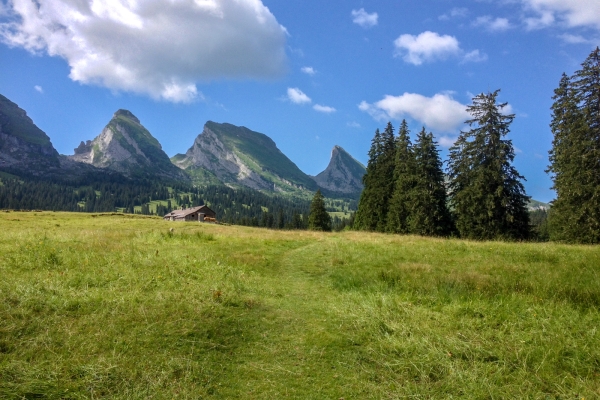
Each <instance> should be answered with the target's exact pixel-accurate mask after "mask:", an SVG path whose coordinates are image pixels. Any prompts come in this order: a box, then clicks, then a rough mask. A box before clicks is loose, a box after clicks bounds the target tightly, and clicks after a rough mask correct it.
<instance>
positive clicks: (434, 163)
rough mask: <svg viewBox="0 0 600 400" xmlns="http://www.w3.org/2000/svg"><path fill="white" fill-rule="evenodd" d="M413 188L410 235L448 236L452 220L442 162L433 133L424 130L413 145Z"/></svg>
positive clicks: (409, 225) (409, 221)
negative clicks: (447, 202)
mask: <svg viewBox="0 0 600 400" xmlns="http://www.w3.org/2000/svg"><path fill="white" fill-rule="evenodd" d="M414 159H415V175H414V180H415V181H414V187H413V188H412V190H411V192H410V199H411V202H410V205H411V208H410V214H409V216H408V224H407V225H408V230H409V232H410V233H414V234H419V235H425V236H446V235H448V234H450V231H451V227H452V225H451V218H450V212H449V211H448V206H447V204H446V201H447V198H446V187H445V185H444V172H443V171H442V161H441V159H440V155H439V151H438V149H437V146H436V142H435V141H434V140H433V134H432V133H427V132H426V131H425V127H423V129H422V130H421V132H420V133H419V135H418V137H417V141H416V142H415V146H414Z"/></svg>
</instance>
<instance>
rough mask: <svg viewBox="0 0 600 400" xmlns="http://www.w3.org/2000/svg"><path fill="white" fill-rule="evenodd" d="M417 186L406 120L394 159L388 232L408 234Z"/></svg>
mask: <svg viewBox="0 0 600 400" xmlns="http://www.w3.org/2000/svg"><path fill="white" fill-rule="evenodd" d="M414 186H415V159H414V152H413V148H412V143H411V141H410V131H409V130H408V124H407V123H406V120H402V123H401V124H400V128H399V129H398V137H397V139H396V154H395V158H394V190H393V193H392V197H391V199H390V205H389V211H388V218H387V230H388V232H392V233H408V232H409V228H408V218H409V214H410V208H411V201H412V199H411V196H412V190H413V188H414Z"/></svg>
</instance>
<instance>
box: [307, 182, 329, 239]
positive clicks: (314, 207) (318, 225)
mask: <svg viewBox="0 0 600 400" xmlns="http://www.w3.org/2000/svg"><path fill="white" fill-rule="evenodd" d="M308 229H310V230H312V231H325V232H330V231H331V216H330V215H329V213H328V212H327V210H326V209H325V198H324V197H323V195H322V194H321V190H317V192H316V193H315V196H314V197H313V199H312V203H311V204H310V212H309V214H308Z"/></svg>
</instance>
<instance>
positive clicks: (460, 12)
mask: <svg viewBox="0 0 600 400" xmlns="http://www.w3.org/2000/svg"><path fill="white" fill-rule="evenodd" d="M467 14H469V10H468V9H467V8H464V7H455V8H453V9H452V10H450V12H449V13H447V14H442V15H440V16H439V17H438V19H439V20H440V21H447V20H449V19H450V18H456V17H466V16H467Z"/></svg>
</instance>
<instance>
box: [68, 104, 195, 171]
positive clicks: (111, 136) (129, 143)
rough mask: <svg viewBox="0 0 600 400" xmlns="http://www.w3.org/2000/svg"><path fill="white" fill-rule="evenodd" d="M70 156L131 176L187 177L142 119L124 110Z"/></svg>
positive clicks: (76, 159)
mask: <svg viewBox="0 0 600 400" xmlns="http://www.w3.org/2000/svg"><path fill="white" fill-rule="evenodd" d="M69 158H70V159H71V160H73V161H78V162H83V163H86V164H91V165H93V166H95V167H97V168H104V169H109V170H113V171H117V172H120V173H122V174H123V175H125V176H129V177H136V178H142V177H159V178H168V179H179V180H184V181H185V180H187V179H188V178H187V176H186V175H185V173H183V172H182V171H181V170H179V168H177V167H176V166H174V165H173V164H172V163H171V161H170V160H169V157H168V156H167V155H166V154H165V152H164V151H163V150H162V146H161V145H160V143H159V142H158V140H156V138H154V136H152V134H151V133H150V132H149V131H148V130H147V129H146V128H144V126H143V125H142V124H141V122H140V120H139V119H138V118H137V117H136V116H135V115H133V113H132V112H131V111H128V110H123V109H121V110H118V111H117V112H115V113H114V114H113V118H112V119H111V120H110V122H109V123H108V125H106V127H105V128H104V129H103V130H102V132H101V133H100V135H98V136H97V137H96V138H94V139H93V140H91V141H90V140H88V141H86V142H83V141H82V142H81V143H80V145H79V146H78V147H77V148H76V149H75V154H74V155H72V156H69Z"/></svg>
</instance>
